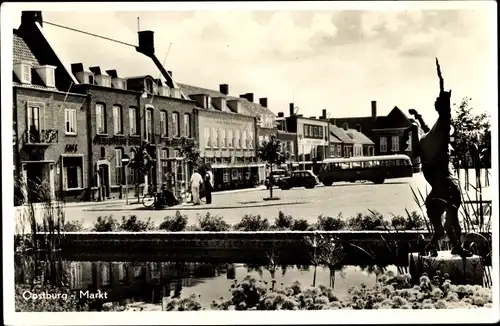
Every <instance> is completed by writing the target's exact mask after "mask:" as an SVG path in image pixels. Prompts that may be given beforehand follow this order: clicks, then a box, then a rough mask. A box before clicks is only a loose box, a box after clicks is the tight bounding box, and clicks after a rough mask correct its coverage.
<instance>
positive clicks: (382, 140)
mask: <svg viewBox="0 0 500 326" xmlns="http://www.w3.org/2000/svg"><path fill="white" fill-rule="evenodd" d="M380 152H381V153H386V152H387V137H380Z"/></svg>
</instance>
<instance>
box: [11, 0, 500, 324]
mask: <svg viewBox="0 0 500 326" xmlns="http://www.w3.org/2000/svg"><path fill="white" fill-rule="evenodd" d="M478 7H482V8H485V7H487V8H489V12H490V13H491V17H485V19H491V20H492V28H495V27H496V26H497V17H496V13H497V4H496V2H495V1H385V2H379V1H365V2H363V1H359V2H356V1H352V2H314V1H307V2H306V1H304V2H212V3H211V2H200V3H195V2H181V3H160V2H156V3H150V2H149V3H148V2H143V3H139V2H126V3H119V2H115V3H100V2H93V3H85V2H79V3H69V2H61V3H43V2H39V3H34V2H32V3H8V2H7V3H5V2H4V3H2V6H1V26H2V30H1V35H2V44H1V51H2V52H1V53H2V54H1V60H2V65H1V68H2V73H1V78H2V96H1V101H2V110H1V111H2V126H3V128H2V160H3V161H5V162H10V161H11V159H12V156H13V153H12V146H11V139H12V134H11V122H10V121H11V118H12V110H11V109H10V108H11V107H12V106H11V105H12V88H11V85H12V59H11V58H12V29H13V28H16V27H17V26H13V25H12V23H11V19H12V17H15V16H16V15H20V13H21V11H22V10H42V11H72V12H74V11H95V12H97V11H148V10H154V11H160V10H164V11H169V10H177V11H180V10H186V11H189V10H226V11H227V10H274V11H280V10H281V11H283V10H287V11H294V10H342V9H344V10H346V9H352V10H359V9H365V10H410V9H417V10H422V9H466V8H468V9H475V8H478ZM491 42H494V44H495V46H493V47H492V48H493V49H494V51H496V49H497V44H496V42H497V35H496V29H495V30H492V33H491ZM492 58H495V59H494V60H496V58H497V53H496V52H495V53H493V54H492ZM490 66H491V82H490V84H489V85H487V86H486V85H485V87H488V86H489V87H488V88H489V89H490V90H492V92H491V99H490V103H491V108H492V110H491V118H492V134H493V143H492V147H493V149H495V148H498V129H497V128H498V124H497V121H498V116H497V114H498V93H496V91H497V90H498V84H497V76H496V74H495V72H496V71H497V67H498V65H497V62H496V61H495V62H491V64H490ZM492 165H493V166H492V174H493V178H492V179H491V188H492V192H493V193H494V194H495V195H494V196H493V197H494V198H495V199H497V198H498V156H497V155H493V162H492ZM2 177H3V178H2V180H3V185H2V186H3V189H4V191H3V192H2V200H3V205H2V210H3V253H4V255H3V263H4V265H3V266H4V267H3V273H4V278H3V281H4V282H3V284H4V285H3V289H4V298H3V299H4V300H3V302H4V322H5V324H6V325H14V324H18V325H72V324H73V325H82V324H86V325H102V324H108V325H140V324H158V325H165V324H177V325H182V324H185V325H188V324H190V325H204V324H237V323H242V324H311V323H313V324H331V323H336V324H337V323H345V324H351V323H368V324H370V323H381V324H387V323H433V324H434V323H479V322H497V321H498V320H499V319H500V314H499V309H498V305H499V297H498V294H499V293H498V292H499V291H498V290H499V287H498V286H496V287H493V303H494V304H493V306H494V308H492V309H479V310H477V309H476V310H460V309H450V310H426V311H425V312H424V311H421V310H391V311H390V312H389V311H384V310H360V311H352V310H331V311H263V312H262V311H255V312H236V311H201V312H168V313H166V312H108V313H102V312H87V313H76V312H75V313H72V312H61V313H15V312H14V261H13V259H12V254H13V241H12V237H13V234H14V223H13V218H12V216H13V214H12V212H13V204H12V203H13V193H12V191H9V189H12V188H11V187H12V184H13V174H12V165H10V164H2ZM498 209H499V207H498V201H497V200H493V211H494V214H498ZM496 217H497V218H493V219H492V220H493V232H494V236H493V248H494V252H493V271H494V273H493V275H492V278H493V284H498V281H499V279H498V274H499V273H498V272H499V269H498V257H499V255H498V248H499V243H498V224H499V223H498V215H497V216H496Z"/></svg>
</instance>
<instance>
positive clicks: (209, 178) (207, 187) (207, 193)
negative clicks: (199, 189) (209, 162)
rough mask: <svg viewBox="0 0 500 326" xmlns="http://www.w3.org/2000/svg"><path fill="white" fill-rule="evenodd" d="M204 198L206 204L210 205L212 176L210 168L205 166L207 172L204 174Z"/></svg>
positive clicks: (212, 188)
mask: <svg viewBox="0 0 500 326" xmlns="http://www.w3.org/2000/svg"><path fill="white" fill-rule="evenodd" d="M204 185H205V198H206V199H207V204H211V203H212V191H213V190H214V175H213V173H212V169H211V168H210V166H207V172H206V174H205V182H204Z"/></svg>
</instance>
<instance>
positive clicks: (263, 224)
mask: <svg viewBox="0 0 500 326" xmlns="http://www.w3.org/2000/svg"><path fill="white" fill-rule="evenodd" d="M269 228H270V225H269V221H268V220H267V218H262V217H261V216H260V215H248V214H247V215H245V216H243V218H242V219H241V221H240V222H239V223H238V224H236V225H235V229H236V230H239V231H267V230H269Z"/></svg>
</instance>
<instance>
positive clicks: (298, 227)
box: [291, 219, 310, 231]
mask: <svg viewBox="0 0 500 326" xmlns="http://www.w3.org/2000/svg"><path fill="white" fill-rule="evenodd" d="M309 226H310V225H309V223H308V222H307V220H306V219H298V220H295V221H293V224H292V227H291V230H292V231H306V230H308V229H309Z"/></svg>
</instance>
